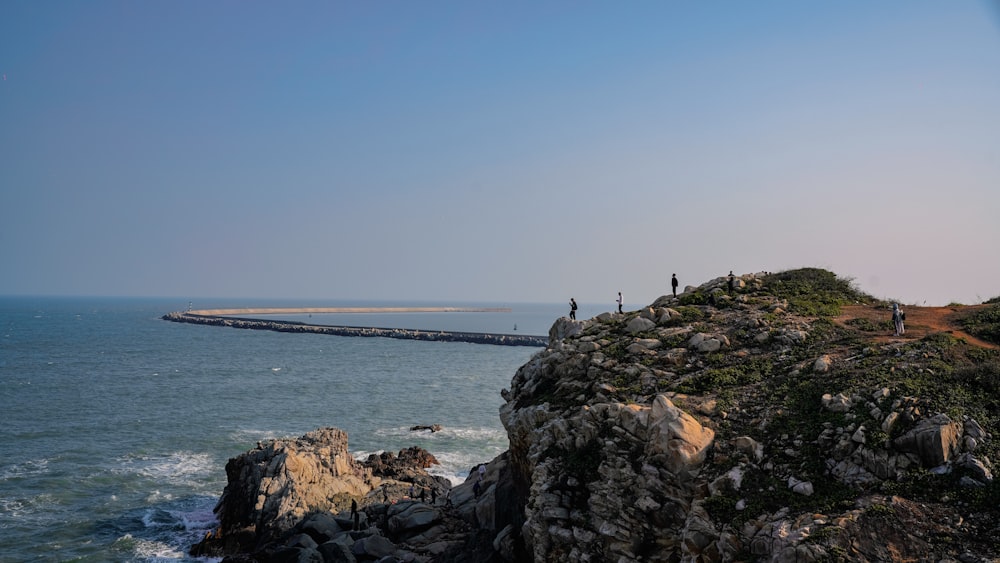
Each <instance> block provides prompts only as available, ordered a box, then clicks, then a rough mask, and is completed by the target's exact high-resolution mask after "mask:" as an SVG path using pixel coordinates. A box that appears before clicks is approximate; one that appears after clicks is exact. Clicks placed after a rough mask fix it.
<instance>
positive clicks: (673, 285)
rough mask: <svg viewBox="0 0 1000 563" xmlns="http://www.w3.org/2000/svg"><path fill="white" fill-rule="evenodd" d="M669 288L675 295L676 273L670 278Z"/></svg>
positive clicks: (675, 295)
mask: <svg viewBox="0 0 1000 563" xmlns="http://www.w3.org/2000/svg"><path fill="white" fill-rule="evenodd" d="M670 289H672V290H673V291H674V297H677V274H674V275H673V277H672V278H670Z"/></svg>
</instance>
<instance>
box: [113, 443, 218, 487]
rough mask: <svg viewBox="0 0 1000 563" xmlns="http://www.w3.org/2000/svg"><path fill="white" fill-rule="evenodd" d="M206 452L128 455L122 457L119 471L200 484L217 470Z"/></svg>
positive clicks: (178, 483) (168, 481)
mask: <svg viewBox="0 0 1000 563" xmlns="http://www.w3.org/2000/svg"><path fill="white" fill-rule="evenodd" d="M217 469H218V468H217V467H216V463H215V460H214V459H213V457H212V456H211V455H209V454H207V453H196V452H184V451H180V452H173V453H169V454H164V455H130V456H126V457H125V458H123V459H122V467H121V468H120V470H121V471H124V472H127V473H134V474H136V475H140V476H142V477H147V478H149V479H152V480H154V481H156V482H157V483H168V484H171V485H192V484H200V483H202V482H204V480H205V479H207V478H209V477H211V476H213V475H214V473H215V472H216V471H217Z"/></svg>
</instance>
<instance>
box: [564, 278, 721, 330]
mask: <svg viewBox="0 0 1000 563" xmlns="http://www.w3.org/2000/svg"><path fill="white" fill-rule="evenodd" d="M732 275H733V272H731V271H730V272H729V276H730V280H729V286H730V288H732V285H733V281H732ZM677 285H678V282H677V274H673V275H672V276H671V278H670V288H671V290H672V291H673V293H674V297H677ZM615 303H617V304H618V312H619V313H622V312H624V311H623V310H622V306H623V305H625V299H624V298H623V297H622V292H620V291H619V292H618V298H617V299H615ZM577 309H578V307H577V304H576V299H574V298H572V297H570V298H569V318H570V319H572V320H574V321H575V320H576V310H577Z"/></svg>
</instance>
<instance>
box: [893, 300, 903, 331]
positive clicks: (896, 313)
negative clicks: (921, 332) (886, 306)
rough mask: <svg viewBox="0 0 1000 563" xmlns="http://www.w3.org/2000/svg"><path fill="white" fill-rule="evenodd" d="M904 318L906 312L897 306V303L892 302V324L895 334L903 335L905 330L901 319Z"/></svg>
mask: <svg viewBox="0 0 1000 563" xmlns="http://www.w3.org/2000/svg"><path fill="white" fill-rule="evenodd" d="M905 319H906V314H905V313H903V310H902V309H900V308H899V303H893V304H892V324H893V327H895V329H896V334H895V336H903V334H905V333H906V330H905V329H904V327H903V321H904V320H905Z"/></svg>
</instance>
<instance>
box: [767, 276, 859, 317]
mask: <svg viewBox="0 0 1000 563" xmlns="http://www.w3.org/2000/svg"><path fill="white" fill-rule="evenodd" d="M763 289H764V291H765V292H766V293H769V294H771V295H774V296H775V297H778V298H780V299H785V300H787V301H788V304H789V306H790V308H791V310H792V311H794V312H795V313H798V314H800V315H807V316H815V317H826V316H835V315H837V314H839V313H840V306H841V305H847V304H850V303H870V302H873V301H874V299H873V298H872V297H871V296H870V295H867V294H865V293H863V292H861V291H860V290H858V289H857V288H855V287H854V284H853V281H852V280H851V279H849V278H840V277H837V275H836V274H834V273H833V272H829V271H827V270H823V269H821V268H800V269H798V270H787V271H784V272H778V273H775V274H770V275H768V276H766V277H765V278H764V288H763Z"/></svg>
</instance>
